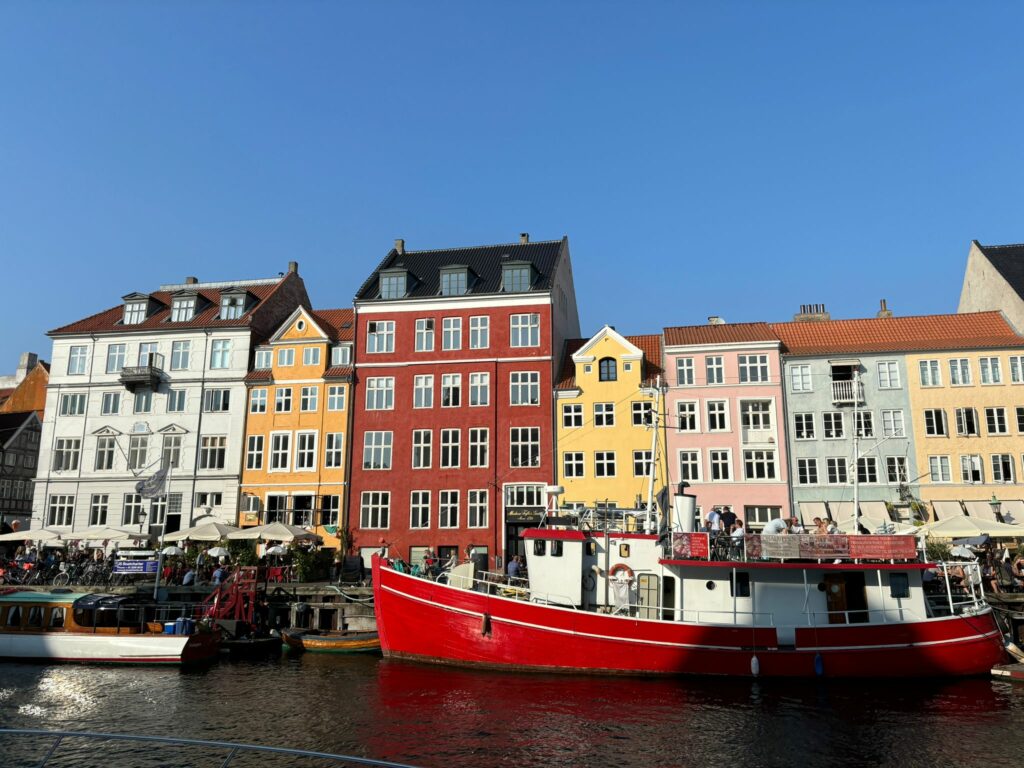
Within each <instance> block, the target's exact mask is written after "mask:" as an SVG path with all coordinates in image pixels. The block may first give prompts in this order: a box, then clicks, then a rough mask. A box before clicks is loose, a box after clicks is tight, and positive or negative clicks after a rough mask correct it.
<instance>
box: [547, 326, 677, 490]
mask: <svg viewBox="0 0 1024 768" xmlns="http://www.w3.org/2000/svg"><path fill="white" fill-rule="evenodd" d="M638 344H642V345H643V346H644V347H646V348H647V349H648V350H650V351H652V352H653V353H654V359H648V357H647V356H646V355H645V354H644V350H643V349H642V348H641V347H640V346H638ZM570 345H571V346H570V350H573V352H572V355H571V356H567V358H566V360H565V362H564V363H563V375H562V381H560V382H559V384H558V387H557V388H556V393H555V394H556V402H555V419H556V424H557V442H556V456H557V462H556V470H557V472H558V484H559V485H561V486H562V487H563V488H564V489H565V493H564V494H563V496H562V498H561V503H562V505H563V506H571V507H581V506H582V507H587V508H592V507H595V506H598V505H600V506H607V507H613V508H620V509H634V508H638V507H639V505H641V504H645V503H646V500H647V493H648V474H649V473H648V467H649V465H650V462H651V461H652V454H651V448H652V443H653V439H654V437H655V433H654V431H653V419H652V417H651V412H652V411H653V409H654V407H655V403H656V402H658V399H657V398H656V397H655V392H654V389H653V387H654V386H655V385H656V384H657V383H658V382H657V381H656V379H657V377H658V376H659V375H660V374H661V351H660V350H661V343H660V338H659V337H658V336H644V337H635V336H630V337H623V336H621V335H620V334H618V333H617V332H616V331H615V330H614V329H612V328H610V327H608V326H605V327H604V328H602V329H601V330H600V331H598V332H597V334H595V335H594V336H593V337H592V338H590V339H589V340H584V339H576V340H571V341H570ZM577 347H578V348H577ZM574 348H575V349H574ZM567 351H569V350H567ZM662 384H664V382H663V381H662ZM659 412H660V416H661V418H664V405H663V404H662V405H660V406H659ZM654 462H655V463H654V475H655V483H654V493H655V494H657V493H659V492H660V491H661V489H662V488H663V487H664V485H665V483H666V478H665V447H664V430H661V429H659V430H658V432H657V447H656V449H655V454H654Z"/></svg>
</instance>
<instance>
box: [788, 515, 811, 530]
mask: <svg viewBox="0 0 1024 768" xmlns="http://www.w3.org/2000/svg"><path fill="white" fill-rule="evenodd" d="M789 532H790V533H807V531H806V530H805V529H804V527H803V526H802V525H801V524H800V521H799V520H798V519H797V518H796V517H790V518H789Z"/></svg>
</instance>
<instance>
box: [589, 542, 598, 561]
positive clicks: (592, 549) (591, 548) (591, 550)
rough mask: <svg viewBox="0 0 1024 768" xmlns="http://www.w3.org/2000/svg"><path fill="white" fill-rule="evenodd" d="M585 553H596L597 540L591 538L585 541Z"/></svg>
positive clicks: (591, 554) (593, 554)
mask: <svg viewBox="0 0 1024 768" xmlns="http://www.w3.org/2000/svg"><path fill="white" fill-rule="evenodd" d="M587 555H588V556H590V557H594V556H595V555H597V542H596V541H594V540H593V539H591V540H590V541H588V542H587Z"/></svg>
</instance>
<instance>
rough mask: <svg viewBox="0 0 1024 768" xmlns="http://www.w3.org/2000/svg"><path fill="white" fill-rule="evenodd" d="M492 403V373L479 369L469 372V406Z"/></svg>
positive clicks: (482, 405)
mask: <svg viewBox="0 0 1024 768" xmlns="http://www.w3.org/2000/svg"><path fill="white" fill-rule="evenodd" d="M490 404H491V374H490V373H487V372H486V371H477V372H475V373H470V374H469V407H470V408H481V407H487V406H490Z"/></svg>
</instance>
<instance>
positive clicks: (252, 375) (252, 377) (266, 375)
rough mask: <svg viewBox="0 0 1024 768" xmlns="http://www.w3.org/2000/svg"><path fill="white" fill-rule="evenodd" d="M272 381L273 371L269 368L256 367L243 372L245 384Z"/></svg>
mask: <svg viewBox="0 0 1024 768" xmlns="http://www.w3.org/2000/svg"><path fill="white" fill-rule="evenodd" d="M273 381H274V373H273V371H271V370H270V369H269V368H257V369H255V370H252V371H249V372H248V373H247V374H245V383H246V384H269V383H271V382H273Z"/></svg>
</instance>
